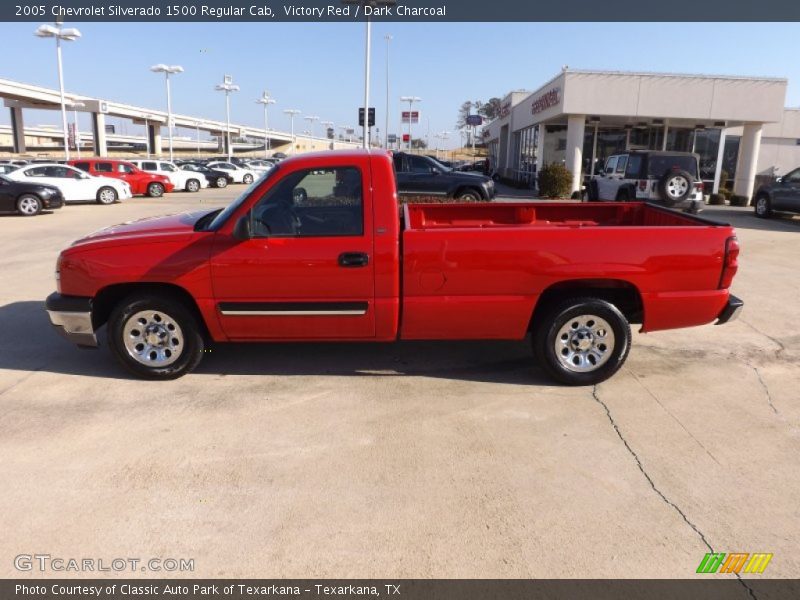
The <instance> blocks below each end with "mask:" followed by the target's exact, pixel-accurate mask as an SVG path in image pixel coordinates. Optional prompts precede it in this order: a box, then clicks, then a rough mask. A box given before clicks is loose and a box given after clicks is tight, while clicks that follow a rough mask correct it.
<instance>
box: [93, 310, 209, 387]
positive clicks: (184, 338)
mask: <svg viewBox="0 0 800 600" xmlns="http://www.w3.org/2000/svg"><path fill="white" fill-rule="evenodd" d="M139 313H153V318H154V319H155V320H153V322H152V324H153V325H154V326H156V327H157V326H158V324H159V323H161V324H163V325H164V327H169V325H170V324H171V325H177V329H173V330H172V332H169V331H167V330H164V331H163V332H161V333H165V334H166V335H167V336H171V335H176V332H177V335H178V336H179V338H180V343H179V344H175V345H174V346H170V348H164V349H163V351H164V352H167V351H172V352H174V354H178V356H177V358H174V354H170V355H169V356H168V357H165V358H164V359H163V361H160V360H159V354H158V353H159V349H158V348H153V350H152V352H151V357H152V356H153V355H155V356H156V358H154V359H152V358H151V359H152V360H153V363H152V364H153V366H149V365H146V364H143V362H142V361H147V356H145V354H146V353H147V350H148V348H149V347H150V346H146V345H145V342H146V340H145V339H144V337H143V335H144V333H145V332H144V331H141V332H139V333H140V334H142V336H140V338H141V339H139V340H138V341H141V342H143V343H141V344H139V345H141V346H142V350H141V352H142V354H140V357H141V358H140V359H136V358H134V356H133V355H132V353H131V352H135V351H136V347H134V349H133V350H132V351H130V352H129V350H128V348H127V347H126V341H128V340H130V339H132V335H130V334H129V333H126V332H130V327H131V326H134V327H135V323H134V324H131V323H130V320H131V318H132V317H134V316H135V315H137V314H139ZM155 315H162V316H161V320H160V321H159V323H156V320H158V319H157V318H156V317H155ZM147 318H148V319H149V318H150V317H149V316H148V317H147ZM147 326H148V325H147V324H143V327H147ZM161 333H158V332H153V335H156V336H157V337H159V336H161ZM175 339H178V338H173V341H174V340H175ZM135 341H136V339H133V341H130V342H129V343H130V344H134V343H135ZM108 343H109V346H110V347H111V352H112V354H113V355H114V356H115V358H116V359H117V360H118V361H119V363H120V364H121V365H122V366H123V367H124V368H125V369H127V370H128V371H129V372H130V373H132V374H134V375H136V376H137V377H141V378H142V379H176V378H178V377H181V376H183V375H186V374H187V373H190V372H191V371H193V370H194V368H195V367H197V365H198V364H199V363H200V359H201V358H203V347H204V344H203V336H202V333H201V329H200V326H199V324H198V323H197V319H195V317H194V315H193V314H192V313H191V311H190V310H189V309H188V308H187V307H186V306H185V305H184V304H183V303H182V302H181V301H179V300H177V299H174V298H171V297H169V296H166V297H165V296H157V295H155V294H135V295H132V296H128V297H127V298H125V299H124V300H122V301H121V302H120V303H119V304H117V306H115V307H114V310H113V311H111V316H110V317H109V319H108ZM166 343H169V342H166ZM178 349H180V352H179V353H178ZM169 360H172V361H173V362H170V363H169V364H161V363H162V362H164V361H169Z"/></svg>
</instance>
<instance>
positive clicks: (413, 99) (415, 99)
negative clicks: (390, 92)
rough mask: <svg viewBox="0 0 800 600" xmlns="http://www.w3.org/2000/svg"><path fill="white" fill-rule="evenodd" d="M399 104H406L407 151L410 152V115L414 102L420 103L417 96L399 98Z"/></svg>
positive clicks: (420, 99)
mask: <svg viewBox="0 0 800 600" xmlns="http://www.w3.org/2000/svg"><path fill="white" fill-rule="evenodd" d="M400 102H408V150H409V152H410V151H411V121H412V118H411V113H412V110H413V106H414V103H415V102H422V98H420V97H418V96H400Z"/></svg>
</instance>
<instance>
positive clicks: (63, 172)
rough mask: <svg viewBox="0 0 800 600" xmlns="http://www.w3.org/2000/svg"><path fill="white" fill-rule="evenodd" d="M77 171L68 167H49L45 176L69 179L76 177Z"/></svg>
mask: <svg viewBox="0 0 800 600" xmlns="http://www.w3.org/2000/svg"><path fill="white" fill-rule="evenodd" d="M74 173H75V171H73V170H72V169H67V168H66V167H47V168H46V171H45V176H47V177H57V178H58V179H67V178H72V177H73V176H74Z"/></svg>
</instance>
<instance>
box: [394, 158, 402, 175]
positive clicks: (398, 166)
mask: <svg viewBox="0 0 800 600" xmlns="http://www.w3.org/2000/svg"><path fill="white" fill-rule="evenodd" d="M394 172H395V173H403V157H402V156H400V155H398V154H395V155H394Z"/></svg>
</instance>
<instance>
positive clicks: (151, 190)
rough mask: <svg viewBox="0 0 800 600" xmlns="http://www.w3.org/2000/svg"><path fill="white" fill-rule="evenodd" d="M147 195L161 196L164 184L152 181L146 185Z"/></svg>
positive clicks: (152, 196)
mask: <svg viewBox="0 0 800 600" xmlns="http://www.w3.org/2000/svg"><path fill="white" fill-rule="evenodd" d="M147 195H148V196H150V197H151V198H161V196H163V195H164V185H163V184H161V183H158V182H153V183H151V184H149V185H148V186H147Z"/></svg>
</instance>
